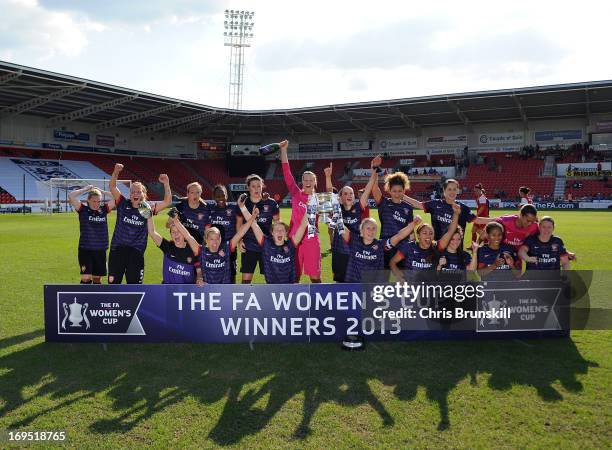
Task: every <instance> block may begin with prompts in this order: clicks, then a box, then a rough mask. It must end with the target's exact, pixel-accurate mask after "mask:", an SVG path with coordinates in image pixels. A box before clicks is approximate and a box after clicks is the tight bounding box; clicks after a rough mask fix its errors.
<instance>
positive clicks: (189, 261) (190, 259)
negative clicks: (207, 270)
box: [187, 256, 192, 264]
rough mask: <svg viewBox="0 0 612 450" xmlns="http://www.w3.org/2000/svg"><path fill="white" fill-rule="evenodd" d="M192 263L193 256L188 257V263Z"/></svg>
mask: <svg viewBox="0 0 612 450" xmlns="http://www.w3.org/2000/svg"><path fill="white" fill-rule="evenodd" d="M191 261H192V258H191V256H188V257H187V262H188V263H189V264H191Z"/></svg>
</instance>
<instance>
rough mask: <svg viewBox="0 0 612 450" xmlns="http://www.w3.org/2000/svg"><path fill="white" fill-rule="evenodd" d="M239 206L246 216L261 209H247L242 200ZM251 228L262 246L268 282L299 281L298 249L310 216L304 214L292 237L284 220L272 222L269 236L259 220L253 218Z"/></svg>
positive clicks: (265, 274) (287, 282)
mask: <svg viewBox="0 0 612 450" xmlns="http://www.w3.org/2000/svg"><path fill="white" fill-rule="evenodd" d="M238 206H240V207H241V208H240V210H241V211H242V214H243V215H244V217H245V218H250V217H253V216H255V217H256V216H257V215H258V214H259V210H258V209H257V208H255V209H253V214H252V215H251V214H249V212H248V211H246V208H245V207H244V205H243V204H242V205H241V202H240V200H239V201H238ZM251 223H252V224H251V229H252V230H253V233H254V234H255V238H256V239H257V242H258V243H259V245H260V246H261V248H262V260H263V268H264V277H265V279H266V283H268V284H292V283H296V282H298V280H297V275H296V263H295V259H296V249H297V247H298V246H299V245H300V242H301V240H302V238H303V237H304V234H305V233H306V228H307V227H308V217H307V216H306V214H304V215H303V216H302V222H301V223H300V226H299V227H298V229H297V230H296V231H295V234H294V235H293V236H291V237H289V236H288V234H289V226H288V225H287V224H285V223H283V222H274V223H273V224H272V230H271V231H272V233H271V235H270V236H267V235H265V234H264V233H263V231H262V230H261V228H260V227H259V225H258V223H257V221H255V220H251Z"/></svg>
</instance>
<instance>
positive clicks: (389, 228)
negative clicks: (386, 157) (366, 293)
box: [372, 156, 413, 269]
mask: <svg viewBox="0 0 612 450" xmlns="http://www.w3.org/2000/svg"><path fill="white" fill-rule="evenodd" d="M381 162H382V158H381V157H380V156H377V157H376V158H374V161H373V162H372V167H373V170H376V168H378V167H379V166H380V164H381ZM384 190H385V192H387V193H388V194H389V197H384V196H383V193H382V192H381V190H380V187H379V186H378V182H376V183H374V186H373V187H372V196H373V197H374V201H375V202H376V205H377V206H378V217H379V219H380V239H383V240H385V239H388V238H390V237H391V236H393V235H395V234H396V233H397V232H398V231H399V230H401V229H402V228H404V227H405V226H406V225H408V224H409V223H410V222H412V219H413V211H412V206H410V204H408V203H407V202H406V201H404V196H405V194H406V192H408V191H409V190H410V181H409V180H408V176H407V175H406V174H405V173H404V172H395V173H389V174H387V175H386V176H385V185H384ZM406 238H408V236H406ZM396 251H397V247H395V248H392V249H390V250H389V251H387V252H385V254H384V257H385V261H384V264H385V269H388V268H389V261H391V258H393V256H394V255H395V252H396Z"/></svg>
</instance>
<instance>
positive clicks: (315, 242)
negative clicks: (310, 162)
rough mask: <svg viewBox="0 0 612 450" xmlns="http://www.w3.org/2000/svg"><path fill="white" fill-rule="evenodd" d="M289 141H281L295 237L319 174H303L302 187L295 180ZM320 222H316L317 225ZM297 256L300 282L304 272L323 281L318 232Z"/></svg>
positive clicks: (313, 192) (314, 281)
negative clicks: (288, 152)
mask: <svg viewBox="0 0 612 450" xmlns="http://www.w3.org/2000/svg"><path fill="white" fill-rule="evenodd" d="M288 147H289V141H287V140H284V141H282V142H281V143H280V152H281V165H282V167H283V178H284V179H285V184H286V185H287V189H289V193H290V194H291V222H290V225H289V226H290V230H289V237H293V236H294V235H295V233H296V232H297V229H298V227H299V226H300V224H301V223H302V217H303V216H304V215H305V214H306V206H307V205H308V202H309V200H310V196H311V195H315V193H316V192H315V191H316V188H317V176H316V175H315V174H314V173H312V172H310V171H306V172H304V173H303V174H302V189H300V187H299V186H298V185H297V183H296V182H295V178H293V174H292V173H291V167H289V158H288V156H287V148H288ZM317 225H318V224H315V226H317ZM296 256H297V258H296V274H295V276H296V280H297V281H298V282H299V280H300V277H301V276H302V273H304V274H305V275H308V276H309V277H310V282H311V283H320V282H321V242H320V241H319V234H318V232H317V233H315V234H314V236H308V235H307V236H306V238H304V239H302V242H300V244H299V245H298V247H297V255H296Z"/></svg>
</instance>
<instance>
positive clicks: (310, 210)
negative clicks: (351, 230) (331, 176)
mask: <svg viewBox="0 0 612 450" xmlns="http://www.w3.org/2000/svg"><path fill="white" fill-rule="evenodd" d="M306 214H308V237H313V236H315V235H316V234H317V233H318V232H319V230H318V228H317V223H316V221H317V214H318V215H319V218H320V220H321V222H323V223H326V224H327V225H328V226H330V227H332V228H334V227H337V226H338V222H340V223H342V212H341V210H340V202H339V201H338V195H337V194H334V193H332V192H317V193H316V194H313V195H311V196H310V199H309V200H308V205H307V206H306Z"/></svg>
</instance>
